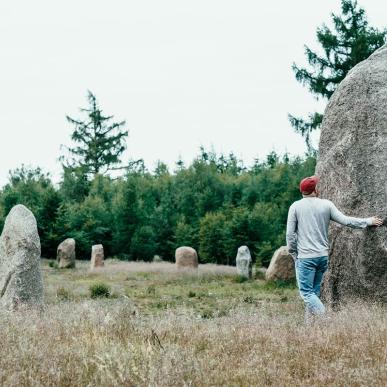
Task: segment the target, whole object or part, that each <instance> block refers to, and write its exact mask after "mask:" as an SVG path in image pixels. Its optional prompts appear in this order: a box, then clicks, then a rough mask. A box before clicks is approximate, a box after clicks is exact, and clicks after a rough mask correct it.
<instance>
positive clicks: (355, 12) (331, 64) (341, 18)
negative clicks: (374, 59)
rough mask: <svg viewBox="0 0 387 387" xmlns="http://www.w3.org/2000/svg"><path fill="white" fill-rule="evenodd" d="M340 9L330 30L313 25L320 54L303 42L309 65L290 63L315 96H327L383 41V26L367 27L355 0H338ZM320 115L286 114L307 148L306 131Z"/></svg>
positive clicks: (326, 27)
mask: <svg viewBox="0 0 387 387" xmlns="http://www.w3.org/2000/svg"><path fill="white" fill-rule="evenodd" d="M341 12H342V14H341V15H335V14H332V15H331V18H332V24H333V28H334V30H332V29H331V28H329V27H328V26H327V25H325V24H324V25H322V26H321V27H319V28H318V29H317V34H316V35H317V40H318V42H319V44H320V45H321V48H322V50H321V53H322V54H321V55H320V54H319V53H317V52H314V51H312V50H311V49H310V48H309V47H308V46H305V56H306V59H307V61H308V63H309V65H310V67H311V68H310V69H308V68H304V67H299V66H297V65H296V64H293V71H294V73H295V76H296V79H297V81H299V82H300V83H301V84H302V85H304V86H306V87H308V89H309V91H310V92H311V93H312V94H313V95H315V96H316V97H317V98H320V97H322V98H326V99H329V98H330V97H331V95H332V94H333V92H334V91H335V89H336V87H337V85H338V84H339V83H340V82H341V81H342V80H343V79H344V78H345V77H346V75H347V74H348V72H349V70H351V69H352V68H353V67H354V66H356V64H358V63H359V62H361V61H363V60H364V59H367V58H368V57H369V56H370V55H371V54H372V53H373V52H374V51H375V50H376V49H378V48H379V47H381V46H383V45H384V43H385V41H386V34H387V29H384V30H383V31H379V30H378V29H376V28H374V27H371V26H370V25H369V24H368V20H367V17H366V13H365V10H364V9H363V8H361V7H359V6H358V2H357V0H341ZM322 118H323V116H322V114H320V113H313V114H310V115H309V117H308V119H306V120H305V119H303V118H297V117H294V116H292V115H289V119H290V123H291V124H292V126H293V127H294V128H295V130H296V131H297V132H299V133H300V134H301V135H302V136H304V137H305V141H306V143H307V145H308V148H309V149H310V133H311V132H312V131H313V130H315V129H317V128H319V127H320V126H321V123H322Z"/></svg>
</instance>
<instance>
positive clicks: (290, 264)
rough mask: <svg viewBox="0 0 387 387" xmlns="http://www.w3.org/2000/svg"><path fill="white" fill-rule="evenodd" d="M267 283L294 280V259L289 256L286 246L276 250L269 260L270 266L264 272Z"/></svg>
mask: <svg viewBox="0 0 387 387" xmlns="http://www.w3.org/2000/svg"><path fill="white" fill-rule="evenodd" d="M265 278H266V280H267V281H276V280H292V279H294V278H296V271H295V267H294V259H293V257H292V256H291V255H290V254H289V251H288V248H287V247H286V246H281V247H280V248H279V249H277V250H276V251H275V252H274V254H273V257H272V258H271V261H270V265H269V267H268V268H267V270H266V273H265Z"/></svg>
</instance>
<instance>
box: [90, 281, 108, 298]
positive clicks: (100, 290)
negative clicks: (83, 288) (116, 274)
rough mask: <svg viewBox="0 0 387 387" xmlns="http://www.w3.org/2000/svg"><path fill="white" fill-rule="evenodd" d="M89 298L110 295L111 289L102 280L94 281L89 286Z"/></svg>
mask: <svg viewBox="0 0 387 387" xmlns="http://www.w3.org/2000/svg"><path fill="white" fill-rule="evenodd" d="M89 290H90V297H91V298H103V297H110V295H111V290H110V286H109V285H106V284H105V283H104V282H96V283H94V284H92V285H90V287H89Z"/></svg>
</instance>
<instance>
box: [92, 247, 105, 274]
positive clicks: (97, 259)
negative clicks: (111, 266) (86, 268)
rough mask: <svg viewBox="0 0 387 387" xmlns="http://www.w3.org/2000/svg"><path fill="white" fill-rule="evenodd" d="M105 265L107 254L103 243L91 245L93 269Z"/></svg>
mask: <svg viewBox="0 0 387 387" xmlns="http://www.w3.org/2000/svg"><path fill="white" fill-rule="evenodd" d="M104 265H105V254H104V251H103V245H94V246H92V247H91V269H94V268H96V267H103V266H104Z"/></svg>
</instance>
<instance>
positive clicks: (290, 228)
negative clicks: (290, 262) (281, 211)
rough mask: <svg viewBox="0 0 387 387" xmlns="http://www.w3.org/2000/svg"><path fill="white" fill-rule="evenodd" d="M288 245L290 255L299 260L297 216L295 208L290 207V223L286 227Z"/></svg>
mask: <svg viewBox="0 0 387 387" xmlns="http://www.w3.org/2000/svg"><path fill="white" fill-rule="evenodd" d="M286 244H287V246H288V250H289V254H290V255H291V256H292V257H293V259H294V260H296V259H297V215H296V211H295V210H294V207H293V206H290V208H289V213H288V222H287V225H286Z"/></svg>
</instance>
